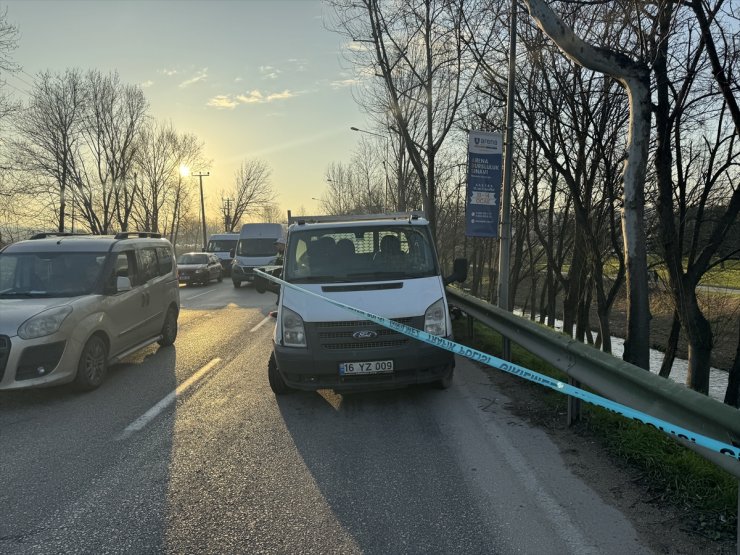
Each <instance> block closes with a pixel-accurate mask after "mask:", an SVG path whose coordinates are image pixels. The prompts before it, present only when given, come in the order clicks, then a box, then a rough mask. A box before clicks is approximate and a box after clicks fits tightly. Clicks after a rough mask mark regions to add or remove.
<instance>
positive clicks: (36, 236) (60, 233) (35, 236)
mask: <svg viewBox="0 0 740 555" xmlns="http://www.w3.org/2000/svg"><path fill="white" fill-rule="evenodd" d="M84 235H90V234H89V233H71V232H69V231H43V232H41V233H35V234H33V235H31V239H46V238H47V237H78V236H84Z"/></svg>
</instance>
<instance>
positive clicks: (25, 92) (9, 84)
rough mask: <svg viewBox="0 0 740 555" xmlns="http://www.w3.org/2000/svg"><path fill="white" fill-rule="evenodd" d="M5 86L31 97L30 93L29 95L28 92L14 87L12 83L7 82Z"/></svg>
mask: <svg viewBox="0 0 740 555" xmlns="http://www.w3.org/2000/svg"><path fill="white" fill-rule="evenodd" d="M5 84H6V85H7V86H8V87H10V88H11V89H15V90H17V91H18V92H19V93H23V94H26V95H28V96H31V93H29V92H28V91H24V90H23V89H19V88H18V87H16V86H15V85H13V84H12V83H8V82H7V81H5Z"/></svg>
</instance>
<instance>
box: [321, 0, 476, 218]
mask: <svg viewBox="0 0 740 555" xmlns="http://www.w3.org/2000/svg"><path fill="white" fill-rule="evenodd" d="M331 4H332V5H333V7H334V10H335V14H336V16H337V19H336V28H337V29H338V30H339V32H341V33H342V34H344V35H345V36H346V37H348V38H349V39H350V40H352V41H354V42H355V43H356V44H360V45H363V44H369V45H370V48H368V49H363V48H358V49H353V50H350V52H351V53H352V56H353V58H352V63H354V64H355V65H356V67H357V68H358V70H359V71H360V72H366V73H367V74H369V75H376V76H377V77H378V78H379V79H380V83H381V86H380V88H379V89H378V90H377V92H376V93H375V94H373V93H371V94H370V95H369V98H370V105H368V104H366V106H368V109H369V111H371V112H373V113H375V114H378V115H379V119H380V120H381V124H382V126H383V127H386V128H389V130H392V131H393V132H394V133H397V134H398V135H399V136H400V137H402V139H403V146H404V148H405V151H406V152H407V153H408V156H409V159H410V162H411V164H412V166H413V168H414V170H415V172H416V178H417V179H418V183H419V190H420V193H421V197H422V202H423V208H424V211H425V212H426V215H427V217H428V219H429V221H430V224H431V226H432V229H433V231H435V232H436V229H437V205H436V201H437V193H436V187H437V184H436V164H435V162H436V157H437V154H438V153H439V151H440V149H441V148H442V145H443V143H444V140H445V138H446V136H447V134H448V132H449V131H450V129H451V128H452V126H453V125H454V123H455V121H456V119H457V117H458V111H459V110H460V108H461V106H462V105H463V103H464V99H465V95H466V93H467V91H468V90H469V88H470V87H471V85H472V83H473V82H474V80H475V78H476V75H477V71H478V66H477V64H475V63H474V61H473V60H472V57H471V56H470V52H469V51H468V48H467V46H466V44H465V40H464V35H465V34H466V33H468V32H469V29H467V28H465V26H464V25H463V22H464V17H463V16H464V13H465V11H468V13H469V12H470V11H474V12H476V13H483V10H482V7H480V6H478V3H476V2H470V1H467V2H463V1H442V0H422V1H419V2H414V3H411V2H394V1H387V2H386V1H382V0H360V1H355V0H332V2H331ZM480 4H481V6H482V5H483V4H484V3H480ZM469 19H470V20H473V21H479V18H477V17H475V16H471V17H470V18H469ZM370 88H372V83H371V84H370ZM373 103H374V104H373ZM381 114H382V115H381ZM389 120H390V121H389ZM404 185H405V184H404ZM399 196H400V195H399Z"/></svg>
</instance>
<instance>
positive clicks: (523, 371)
mask: <svg viewBox="0 0 740 555" xmlns="http://www.w3.org/2000/svg"><path fill="white" fill-rule="evenodd" d="M255 273H257V274H259V275H260V276H263V277H264V278H266V279H268V280H270V281H273V282H275V283H278V284H280V285H282V286H283V287H288V288H290V289H293V290H295V291H300V292H301V293H304V294H306V295H310V296H312V297H316V298H318V299H322V300H324V301H326V302H328V303H331V304H333V305H334V306H338V307H339V308H342V309H344V310H347V311H349V312H353V313H355V314H359V315H360V316H362V317H363V318H365V319H367V320H372V321H373V322H376V323H378V324H380V325H381V326H384V327H386V328H390V329H392V330H395V331H397V332H400V333H402V334H404V335H407V336H409V337H412V338H414V339H418V340H419V341H423V342H424V343H428V344H429V345H434V346H436V347H439V348H441V349H445V350H447V351H451V352H453V353H454V354H456V355H460V356H464V357H467V358H469V359H471V360H474V361H476V362H481V363H483V364H486V365H488V366H490V367H491V368H496V369H497V370H503V371H504V372H508V373H510V374H514V375H515V376H519V377H521V378H524V379H525V380H529V381H531V382H535V383H538V384H540V385H543V386H545V387H549V388H550V389H553V390H555V391H558V392H560V393H564V394H565V395H570V396H572V397H576V398H578V399H581V400H583V401H586V402H587V403H591V404H593V405H597V406H600V407H603V408H605V409H607V410H609V411H612V412H614V413H617V414H620V415H622V416H624V417H626V418H630V419H632V420H637V421H638V422H641V423H643V424H647V425H648V426H652V427H654V428H657V429H658V430H660V431H662V432H664V433H666V434H669V435H674V436H676V437H679V438H682V439H684V440H687V441H691V442H692V443H695V444H697V445H700V446H702V447H705V448H707V449H710V450H712V451H715V452H717V453H720V454H723V455H728V456H730V457H732V458H735V459H737V460H738V461H740V447H735V446H733V445H730V444H728V443H724V442H722V441H718V440H716V439H713V438H711V437H707V436H704V435H701V434H697V433H695V432H692V431H691V430H687V429H686V428H682V427H680V426H676V425H674V424H671V423H670V422H666V421H665V420H661V419H660V418H655V417H654V416H650V415H649V414H646V413H644V412H641V411H638V410H635V409H632V408H630V407H628V406H625V405H622V404H620V403H615V402H614V401H611V400H609V399H607V398H605V397H601V396H600V395H596V394H594V393H591V392H589V391H585V390H583V389H580V388H578V387H574V386H572V385H570V384H567V383H564V382H561V381H559V380H554V379H552V378H550V377H549V376H545V375H544V374H540V373H538V372H535V371H534V370H529V369H527V368H523V367H521V366H517V365H516V364H512V363H510V362H507V361H505V360H503V359H500V358H497V357H495V356H493V355H489V354H486V353H483V352H481V351H478V350H476V349H473V348H471V347H466V346H465V345H461V344H459V343H455V342H454V341H451V340H449V339H445V338H444V337H439V336H437V335H431V334H429V333H427V332H425V331H422V330H418V329H416V328H412V327H410V326H407V325H405V324H399V323H398V322H394V321H393V320H389V319H388V318H384V317H383V316H378V315H377V314H373V313H372V312H367V311H365V310H361V309H359V308H355V307H353V306H350V305H348V304H344V303H342V302H339V301H337V300H334V299H330V298H329V297H325V296H323V295H319V294H318V293H314V292H313V291H309V290H307V289H304V288H302V287H299V286H297V285H294V284H292V283H288V282H287V281H283V280H282V279H280V278H278V277H275V276H273V275H270V274H267V273H265V272H262V271H260V270H257V269H255Z"/></svg>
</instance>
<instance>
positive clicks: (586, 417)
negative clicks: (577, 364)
mask: <svg viewBox="0 0 740 555" xmlns="http://www.w3.org/2000/svg"><path fill="white" fill-rule="evenodd" d="M466 332H467V327H466V324H465V320H464V319H463V320H458V321H456V322H455V335H456V337H457V338H458V340H459V341H462V342H463V343H465V344H466V345H469V346H471V347H474V348H476V349H478V350H480V351H483V352H486V353H490V354H492V355H494V356H500V354H501V343H502V341H501V336H500V335H499V334H498V333H496V332H494V331H492V330H491V329H489V328H487V327H485V326H484V325H482V324H479V323H478V322H475V324H474V337H472V338H470V337H467V333H466ZM512 358H513V361H514V362H515V363H516V364H518V365H520V366H523V367H525V368H529V369H530V370H534V371H536V372H539V373H541V374H544V375H547V376H550V377H551V378H554V379H558V380H560V381H567V379H568V376H567V375H566V374H564V373H563V372H561V371H560V370H558V369H556V368H555V367H553V366H552V365H550V364H548V363H547V362H546V361H544V360H542V359H540V358H538V357H536V356H534V355H533V354H531V353H529V352H528V351H525V350H524V349H522V348H521V347H519V346H518V345H516V344H513V343H512ZM534 391H535V395H537V396H538V397H539V398H540V399H541V401H542V404H543V408H549V409H551V410H553V414H562V412H563V411H564V410H565V409H566V407H567V398H566V396H565V395H562V394H560V393H557V392H555V391H553V390H551V389H549V388H544V387H539V388H537V389H535V390H534ZM581 406H582V424H583V426H584V427H585V429H586V430H587V431H588V432H589V433H590V434H591V435H593V436H594V438H595V439H596V440H597V441H598V442H599V443H600V444H601V446H602V447H603V448H605V449H606V450H607V451H608V452H609V453H610V454H611V455H613V456H614V457H617V458H619V459H620V460H623V461H625V462H627V463H628V464H630V465H632V466H633V467H634V468H636V469H638V470H639V471H640V472H641V473H642V474H643V476H644V477H645V479H646V481H645V484H647V485H649V489H650V491H651V493H652V494H653V495H654V496H655V498H656V499H662V500H665V501H668V502H670V503H673V504H676V505H678V506H679V507H684V508H686V509H687V510H689V511H691V512H692V513H696V516H695V518H694V521H695V522H696V527H697V529H698V530H699V531H700V532H701V533H702V534H703V535H705V536H707V537H709V538H713V539H719V538H720V537H723V536H729V537H734V535H735V533H736V525H735V523H736V522H737V518H738V515H737V507H738V480H737V479H736V478H734V477H733V476H732V475H730V474H729V473H728V472H726V471H724V470H723V469H721V468H719V467H718V466H716V465H715V464H714V463H712V462H710V461H708V460H706V459H704V458H702V457H701V456H699V455H697V454H696V453H694V452H693V451H691V450H690V449H687V448H686V447H683V446H682V445H680V444H679V443H677V442H675V441H674V440H673V439H671V438H670V437H669V436H668V435H666V434H664V433H662V432H659V431H657V430H655V429H653V428H650V427H649V426H646V425H644V424H640V423H639V422H636V421H634V420H629V419H627V418H624V417H622V416H618V415H616V414H613V413H611V412H609V411H607V410H605V409H602V408H601V407H597V406H595V405H591V404H589V403H582V405H581ZM560 417H561V418H562V416H560Z"/></svg>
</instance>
